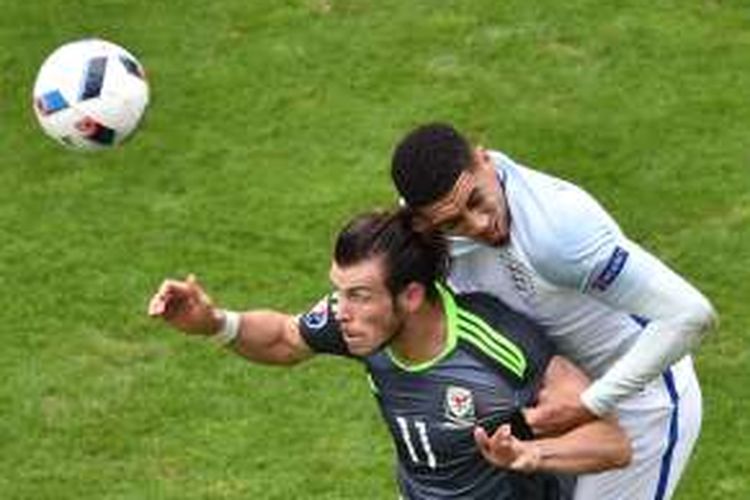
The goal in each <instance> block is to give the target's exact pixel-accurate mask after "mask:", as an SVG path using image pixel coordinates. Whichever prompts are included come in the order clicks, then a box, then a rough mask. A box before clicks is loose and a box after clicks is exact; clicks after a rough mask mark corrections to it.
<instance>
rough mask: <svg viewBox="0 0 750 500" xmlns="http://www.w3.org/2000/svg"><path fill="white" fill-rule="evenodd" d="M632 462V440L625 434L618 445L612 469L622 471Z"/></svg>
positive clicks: (613, 457) (621, 436)
mask: <svg viewBox="0 0 750 500" xmlns="http://www.w3.org/2000/svg"><path fill="white" fill-rule="evenodd" d="M632 460H633V446H632V444H631V443H630V439H628V437H627V435H625V433H624V432H623V433H622V434H621V435H620V438H619V440H618V442H617V443H616V452H615V453H614V454H613V456H612V460H611V467H610V468H613V469H620V468H623V467H627V466H628V465H630V462H631V461H632Z"/></svg>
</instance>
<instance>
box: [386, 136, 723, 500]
mask: <svg viewBox="0 0 750 500" xmlns="http://www.w3.org/2000/svg"><path fill="white" fill-rule="evenodd" d="M391 174H392V178H393V182H394V184H395V185H396V188H397V189H398V191H399V194H400V195H401V197H402V200H403V202H404V203H405V204H406V205H408V206H409V207H410V208H411V209H412V210H413V211H415V212H416V213H417V214H418V215H419V217H420V219H421V225H422V226H423V227H424V228H426V229H430V230H435V229H436V228H439V229H441V230H443V231H444V232H445V233H447V234H449V235H451V256H452V264H451V271H450V279H449V282H450V283H451V285H452V286H453V287H454V289H456V290H457V291H459V292H475V291H483V292H487V293H490V294H492V295H493V296H495V297H498V298H499V299H500V300H502V301H503V302H504V303H506V304H508V305H509V306H510V307H512V308H513V309H515V310H517V311H519V312H520V313H522V314H524V315H526V316H527V317H529V318H531V319H532V320H533V321H535V322H537V323H540V324H541V325H542V326H543V327H544V328H545V332H546V333H547V335H548V336H549V337H550V338H551V339H552V341H553V342H554V344H555V345H556V347H557V348H558V349H559V352H560V353H561V354H563V355H565V356H566V357H568V358H569V359H571V360H572V361H573V362H575V363H576V364H577V365H578V366H580V367H581V368H582V369H583V370H584V371H585V372H586V373H587V375H589V376H590V377H592V379H594V380H593V382H592V384H591V385H590V386H589V387H588V388H587V389H586V390H585V391H584V392H583V393H582V394H581V397H580V398H578V399H566V400H560V401H559V402H558V403H557V404H545V405H540V406H539V408H538V409H536V410H534V409H532V410H529V411H528V412H527V413H526V416H527V419H528V422H529V423H530V424H531V425H532V427H533V428H534V429H535V430H538V431H541V432H544V431H557V432H560V431H562V430H565V429H567V428H569V427H570V426H572V425H577V424H580V423H582V422H586V421H590V420H591V419H593V418H596V417H601V416H604V415H609V414H614V413H617V415H618V418H619V421H620V424H621V425H622V426H623V427H624V429H625V430H626V432H627V433H628V435H629V437H630V438H631V440H632V443H633V449H634V455H633V462H632V464H631V465H630V466H629V467H628V468H626V469H622V470H617V471H609V472H606V473H602V474H595V475H586V476H583V477H581V478H579V481H578V486H577V491H576V498H577V499H581V500H583V499H592V500H602V499H605V500H606V499H623V498H627V499H637V500H641V499H643V500H647V499H655V500H662V499H665V498H669V497H670V496H671V494H672V492H673V491H674V488H675V485H676V483H677V480H678V479H679V477H680V475H681V473H682V471H683V470H684V467H685V465H686V463H687V460H688V458H689V456H690V452H691V450H692V448H693V445H694V443H695V441H696V439H697V436H698V433H699V430H700V423H701V393H700V387H699V385H698V381H697V378H696V376H695V373H694V371H693V366H692V360H691V358H690V356H689V353H690V350H691V349H692V348H693V347H694V346H695V345H696V344H697V343H698V342H699V340H700V339H701V338H702V337H703V336H704V335H705V334H706V333H707V332H708V331H710V330H711V328H713V327H714V325H715V323H716V315H715V312H714V310H713V308H712V306H711V304H710V302H709V301H708V300H707V299H706V298H705V297H704V296H703V295H702V294H701V293H700V292H699V291H698V290H696V289H695V287H693V286H692V285H691V284H689V283H688V282H687V281H686V280H684V279H683V278H681V277H680V276H679V275H677V274H676V273H675V272H674V271H672V270H671V269H669V268H668V267H667V266H666V265H664V264H663V263H662V262H660V261H659V260H658V259H656V258H655V257H654V256H652V255H651V254H650V253H649V252H647V251H646V250H644V249H643V248H641V247H640V246H639V245H637V244H636V243H635V242H633V241H632V240H630V239H629V238H627V236H625V234H624V233H623V232H622V231H621V229H620V228H619V227H618V225H617V224H616V223H615V221H614V220H613V219H612V218H611V217H610V216H609V214H607V212H606V211H605V210H604V209H603V208H602V207H601V206H600V205H599V204H598V203H597V202H596V200H594V199H593V198H592V197H591V196H590V195H589V194H588V193H586V192H585V191H584V190H582V189H581V188H579V187H577V186H575V185H573V184H571V183H570V182H566V181H564V180H562V179H558V178H555V177H552V176H550V175H546V174H544V173H542V172H538V171H536V170H532V169H530V168H527V167H525V166H523V165H520V164H518V163H516V162H515V161H513V160H512V159H511V158H509V157H508V156H506V155H504V154H503V153H501V152H499V151H489V150H486V149H483V148H472V147H471V146H470V145H469V143H468V141H467V140H466V139H465V138H464V137H463V136H462V135H461V134H460V133H459V132H457V131H456V130H455V129H454V128H453V127H452V126H450V125H446V124H428V125H424V126H421V127H418V128H416V129H415V130H413V131H411V132H410V133H409V134H407V135H406V136H405V137H404V139H402V140H401V141H400V142H399V144H398V145H397V146H396V148H395V151H394V154H393V158H392V170H391ZM550 403H551V402H550Z"/></svg>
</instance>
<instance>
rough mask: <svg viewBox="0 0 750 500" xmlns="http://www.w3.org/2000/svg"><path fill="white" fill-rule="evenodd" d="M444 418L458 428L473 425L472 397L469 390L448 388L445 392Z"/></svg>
mask: <svg viewBox="0 0 750 500" xmlns="http://www.w3.org/2000/svg"><path fill="white" fill-rule="evenodd" d="M445 417H446V418H447V419H448V420H450V421H451V422H453V423H454V424H458V425H460V426H470V425H474V422H475V418H476V414H475V411H474V395H473V394H472V393H471V391H470V390H469V389H466V388H464V387H458V386H455V385H451V386H448V388H447V389H446V391H445Z"/></svg>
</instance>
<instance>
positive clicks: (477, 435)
mask: <svg viewBox="0 0 750 500" xmlns="http://www.w3.org/2000/svg"><path fill="white" fill-rule="evenodd" d="M474 441H475V442H476V443H477V446H478V447H479V451H481V452H482V454H483V455H487V454H488V453H489V451H490V438H489V436H488V435H487V431H485V430H484V429H483V428H482V427H480V426H476V427H474Z"/></svg>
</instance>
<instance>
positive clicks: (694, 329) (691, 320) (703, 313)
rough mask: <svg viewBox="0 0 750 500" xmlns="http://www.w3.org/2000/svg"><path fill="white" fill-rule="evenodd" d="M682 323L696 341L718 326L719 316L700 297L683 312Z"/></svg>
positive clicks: (708, 303) (709, 304)
mask: <svg viewBox="0 0 750 500" xmlns="http://www.w3.org/2000/svg"><path fill="white" fill-rule="evenodd" d="M683 321H684V325H685V327H686V330H688V331H690V332H691V333H692V334H693V335H694V336H695V340H696V341H698V340H701V339H702V338H703V337H705V336H706V335H707V334H708V333H709V332H711V331H713V330H715V329H716V328H717V327H718V326H719V315H718V314H717V312H716V309H714V307H713V305H712V304H711V302H710V301H709V300H708V299H706V298H705V297H703V296H702V295H701V296H700V297H697V298H696V299H695V300H693V301H692V303H691V305H690V307H689V308H688V309H687V310H686V311H685V315H684V319H683Z"/></svg>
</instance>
